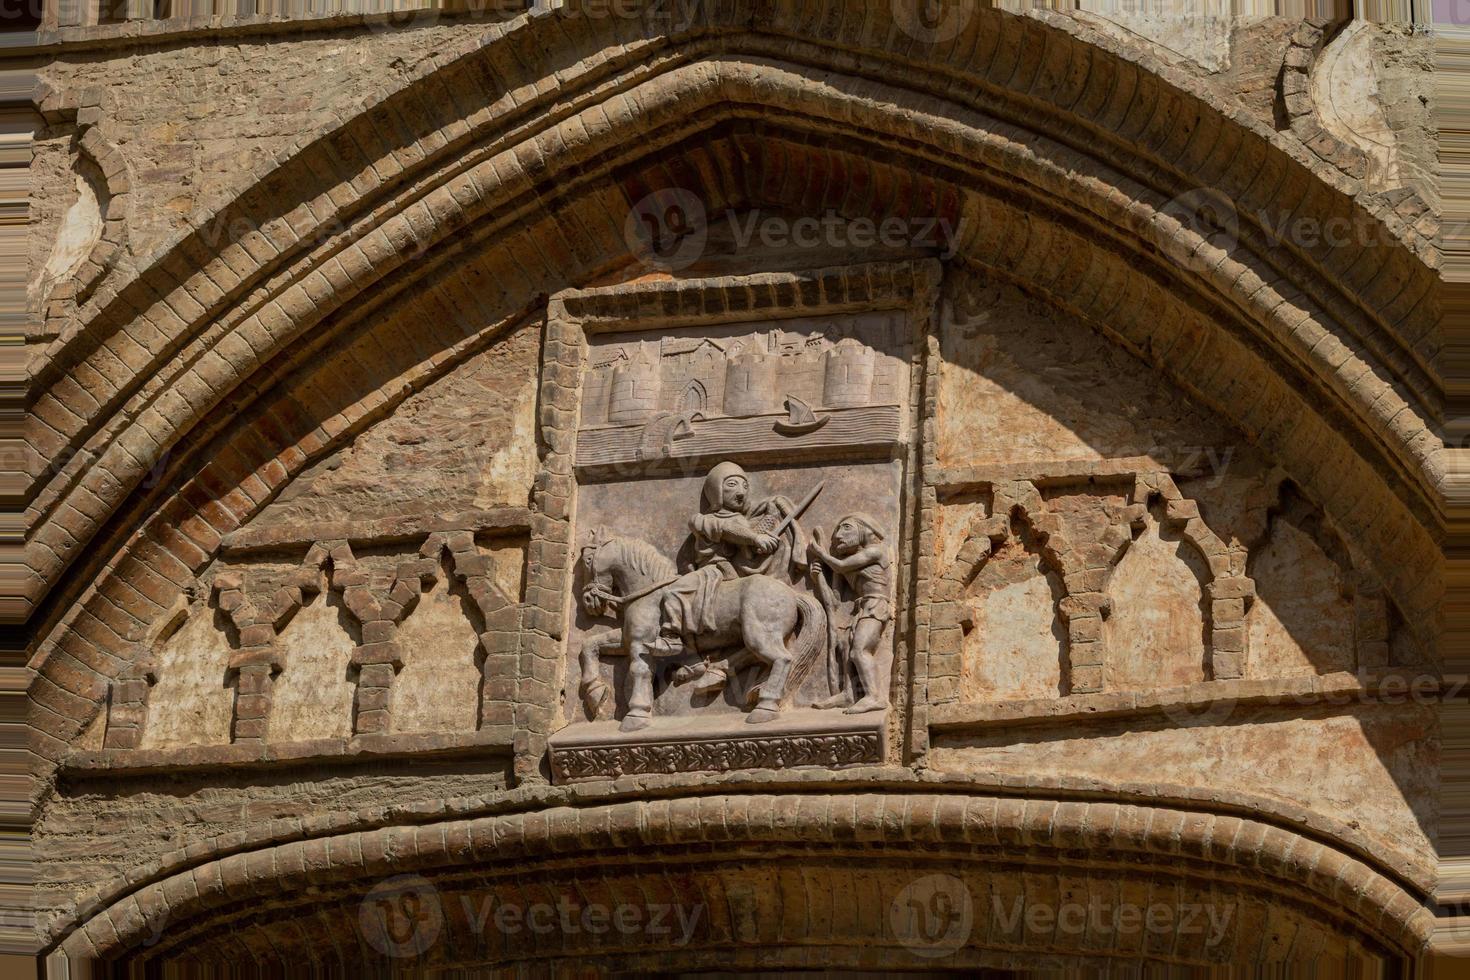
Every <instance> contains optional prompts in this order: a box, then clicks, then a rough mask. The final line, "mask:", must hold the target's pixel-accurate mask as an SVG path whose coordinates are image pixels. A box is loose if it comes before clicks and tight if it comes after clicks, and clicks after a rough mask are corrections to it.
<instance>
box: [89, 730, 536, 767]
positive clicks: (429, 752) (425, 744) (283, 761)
mask: <svg viewBox="0 0 1470 980" xmlns="http://www.w3.org/2000/svg"><path fill="white" fill-rule="evenodd" d="M514 741H515V740H514V737H513V736H512V735H511V733H510V730H509V728H508V727H507V728H500V727H497V728H487V729H485V730H483V731H478V732H468V733H463V734H460V733H456V734H443V735H441V734H421V735H355V736H353V737H352V738H318V739H310V740H307V741H302V742H285V743H282V744H277V745H269V744H265V745H263V744H259V743H255V744H250V743H237V744H232V745H186V746H181V747H178V748H166V749H94V750H87V751H82V752H74V753H72V754H71V755H68V756H67V757H66V758H65V759H63V760H62V763H61V770H62V772H63V773H65V774H67V775H72V776H81V775H85V776H125V775H135V774H144V773H147V774H157V773H162V772H183V771H188V770H200V769H214V768H226V767H228V768H231V769H240V768H261V767H279V766H286V765H308V764H314V763H322V762H343V761H352V760H355V759H364V760H367V759H372V760H386V759H409V758H412V759H414V760H420V759H432V758H436V757H458V756H467V755H487V754H488V755H504V756H506V757H507V758H509V757H510V756H511V754H512V752H513V750H514Z"/></svg>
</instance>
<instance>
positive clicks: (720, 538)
mask: <svg viewBox="0 0 1470 980" xmlns="http://www.w3.org/2000/svg"><path fill="white" fill-rule="evenodd" d="M689 526H690V527H691V528H693V530H694V533H695V534H698V535H700V536H702V537H704V538H707V539H709V540H710V541H714V542H717V543H718V542H724V541H728V542H730V543H731V544H741V545H745V546H746V547H749V548H754V547H756V546H757V545H759V544H760V543H761V541H762V540H763V538H764V536H763V535H761V534H759V533H757V532H756V530H755V529H754V528H752V527H751V526H750V522H748V521H747V520H746V519H745V518H743V517H716V516H714V515H713V514H699V515H697V516H696V517H695V518H694V519H693V520H692V521H690V522H689Z"/></svg>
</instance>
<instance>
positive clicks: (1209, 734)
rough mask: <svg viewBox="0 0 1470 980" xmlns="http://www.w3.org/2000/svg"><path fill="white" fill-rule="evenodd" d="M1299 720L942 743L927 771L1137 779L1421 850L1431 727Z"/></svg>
mask: <svg viewBox="0 0 1470 980" xmlns="http://www.w3.org/2000/svg"><path fill="white" fill-rule="evenodd" d="M1294 714H1296V715H1297V716H1296V717H1292V716H1291V713H1289V714H1287V715H1284V716H1283V715H1276V716H1274V717H1273V716H1272V714H1271V713H1269V712H1260V713H1258V709H1236V708H1235V707H1234V706H1233V705H1232V704H1230V703H1229V702H1221V703H1216V704H1214V705H1211V706H1209V707H1207V708H1203V709H1181V710H1179V711H1177V712H1173V713H1172V717H1170V716H1169V715H1166V716H1165V718H1164V719H1163V720H1162V722H1161V723H1155V724H1152V725H1148V726H1146V727H1145V726H1138V727H1139V728H1140V730H1131V729H1134V728H1135V725H1134V724H1129V723H1126V722H1125V723H1122V724H1108V723H1100V724H1098V725H1096V726H1095V727H1093V728H1091V729H1090V730H1081V731H1079V730H1076V729H1075V728H1073V729H1071V730H1064V731H1057V730H1053V731H1047V730H1046V729H1045V728H1042V729H1040V730H1038V731H1036V732H1035V733H1034V734H1029V735H1027V736H1024V737H1022V738H1019V739H1017V738H1015V737H1014V736H1011V737H1007V736H1005V735H999V736H980V735H975V736H961V735H956V736H954V737H952V738H951V737H945V738H943V739H941V740H940V741H939V742H938V744H937V745H936V746H935V749H934V764H935V765H936V766H937V767H938V768H941V769H946V770H969V771H975V770H986V771H999V772H1007V773H1013V774H1022V773H1028V772H1065V773H1067V774H1068V775H1071V776H1075V777H1080V778H1093V779H1108V778H1110V774H1114V773H1116V772H1117V771H1118V770H1119V769H1120V768H1124V769H1126V770H1127V771H1130V772H1136V773H1137V774H1138V775H1139V776H1140V777H1141V778H1145V779H1149V780H1157V781H1160V782H1169V783H1182V784H1185V785H1192V786H1197V787H1200V788H1205V787H1211V786H1233V787H1238V788H1239V789H1240V790H1241V791H1244V792H1249V793H1256V794H1259V795H1261V796H1263V797H1268V798H1274V799H1277V800H1281V801H1294V802H1296V803H1298V804H1300V805H1301V806H1304V807H1306V808H1308V809H1311V810H1322V811H1335V812H1338V813H1341V814H1343V815H1344V816H1347V815H1349V814H1350V815H1351V818H1352V819H1354V820H1357V821H1359V822H1360V824H1361V825H1362V826H1363V828H1364V829H1365V830H1366V831H1367V832H1368V833H1369V834H1370V835H1371V836H1373V837H1374V838H1375V839H1376V840H1378V841H1379V842H1380V843H1381V845H1383V846H1385V847H1386V848H1388V849H1390V850H1391V851H1393V852H1394V853H1406V852H1407V853H1412V852H1415V851H1421V850H1422V849H1423V848H1425V847H1426V846H1427V844H1428V840H1429V838H1430V835H1432V834H1433V833H1434V827H1435V818H1436V806H1435V803H1434V802H1433V800H1434V795H1433V792H1432V789H1433V785H1434V780H1435V771H1436V765H1437V752H1438V739H1437V734H1436V729H1437V725H1436V722H1435V719H1434V716H1433V713H1432V711H1430V710H1428V709H1427V708H1425V707H1423V706H1419V705H1413V704H1403V703H1400V704H1393V705H1387V706H1371V705H1370V706H1358V705H1354V704H1353V703H1352V702H1351V700H1349V701H1348V703H1347V704H1346V705H1345V706H1343V707H1339V708H1333V709H1328V710H1327V711H1323V710H1322V709H1319V708H1312V707H1307V708H1300V709H1297V711H1296V712H1294Z"/></svg>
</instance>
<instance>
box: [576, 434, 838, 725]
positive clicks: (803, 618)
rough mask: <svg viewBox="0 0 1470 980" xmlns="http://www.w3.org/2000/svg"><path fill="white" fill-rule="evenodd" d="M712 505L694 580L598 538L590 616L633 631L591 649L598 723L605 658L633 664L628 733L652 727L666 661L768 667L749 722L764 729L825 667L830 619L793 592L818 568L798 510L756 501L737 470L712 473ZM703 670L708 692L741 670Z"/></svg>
mask: <svg viewBox="0 0 1470 980" xmlns="http://www.w3.org/2000/svg"><path fill="white" fill-rule="evenodd" d="M703 498H704V508H703V510H702V512H701V513H699V514H697V515H695V516H694V518H693V519H692V520H691V521H690V532H691V534H692V536H693V539H694V562H693V564H694V568H693V569H691V570H689V571H686V572H684V574H682V575H680V574H678V573H677V572H676V570H675V566H674V563H673V562H671V561H670V560H669V559H668V558H666V557H664V556H663V555H662V554H660V553H659V552H658V550H657V549H655V548H654V547H653V546H652V545H650V544H648V543H647V542H644V541H639V540H638V539H636V538H627V537H621V536H614V535H610V534H608V533H607V532H606V531H604V530H603V529H601V528H594V529H593V531H592V533H591V535H590V537H589V539H588V541H587V543H586V545H585V546H584V547H583V549H582V564H583V567H584V569H585V572H586V579H587V582H586V586H585V588H584V589H583V592H582V605H583V608H584V609H585V610H586V612H587V613H588V615H592V616H601V615H606V614H609V613H615V614H616V615H618V616H619V617H620V618H621V619H622V625H621V627H620V628H618V629H611V630H605V631H603V632H600V633H595V634H592V635H589V636H588V637H586V639H585V640H584V641H583V644H582V650H581V665H582V692H581V693H582V700H583V703H584V705H585V707H586V709H587V713H588V716H589V717H591V718H594V719H595V718H597V717H599V715H600V714H601V711H602V709H603V707H604V705H605V703H606V702H607V701H608V700H609V698H610V695H611V692H610V691H609V690H608V686H607V684H606V682H605V681H603V679H602V675H601V660H602V657H604V656H617V655H626V656H627V657H628V658H629V659H630V661H631V663H630V664H629V677H630V683H631V690H630V691H629V696H628V710H627V713H626V714H625V715H624V717H623V723H622V726H621V727H622V729H623V730H624V731H636V730H637V729H640V728H645V727H647V725H648V724H649V722H650V720H651V717H652V713H653V669H652V665H651V664H650V663H649V661H650V659H651V658H652V657H654V656H658V655H660V654H662V655H668V654H672V653H682V652H685V651H695V650H698V651H701V652H706V653H709V652H712V651H736V653H735V656H734V657H733V658H732V659H735V660H737V661H739V662H742V663H755V662H759V663H764V664H766V665H767V667H768V669H767V672H766V674H765V677H764V678H763V679H762V680H761V681H760V683H759V684H758V685H756V687H755V689H754V690H753V691H752V695H753V698H754V700H755V702H756V704H755V707H754V709H753V710H752V711H751V712H750V714H749V715H748V716H747V718H746V720H747V721H749V722H753V723H759V722H764V721H770V720H771V719H772V718H774V717H775V716H776V714H777V712H778V711H780V710H781V708H782V707H783V706H784V702H785V699H786V695H787V692H788V691H789V690H790V689H792V682H793V681H795V682H796V683H798V684H799V682H800V679H801V678H802V677H803V676H805V673H806V671H808V670H809V669H810V667H811V665H812V663H814V662H815V661H816V660H817V659H819V657H818V655H819V653H820V652H821V650H822V649H823V647H824V644H825V633H826V617H825V614H824V612H823V610H822V607H821V606H820V605H819V604H818V603H817V602H816V600H814V599H812V598H811V597H810V596H807V595H802V594H801V593H799V592H797V591H796V590H795V589H794V588H793V587H792V585H791V582H790V575H789V567H790V566H791V564H792V563H793V562H794V561H796V557H795V556H798V555H799V556H800V564H799V565H798V566H797V567H805V563H806V554H805V548H804V542H805V539H804V537H803V536H802V535H801V532H800V530H799V529H798V528H797V527H796V523H795V521H794V520H791V521H787V518H788V517H792V516H793V515H794V514H795V513H796V509H795V508H794V507H793V506H792V505H791V503H790V501H787V500H786V499H785V498H782V497H774V498H769V499H766V500H761V501H755V500H753V498H752V497H751V494H750V478H749V476H747V475H746V473H745V471H744V470H742V469H741V468H740V467H739V466H736V465H735V464H734V463H721V464H719V465H717V466H715V467H714V468H713V469H712V470H711V471H710V473H709V476H708V477H707V478H706V480H705V483H704V492H703ZM783 523H785V525H786V526H785V527H784V528H783V527H781V525H782V524H783ZM778 531H779V533H775V532H778ZM798 549H799V550H798ZM788 638H789V640H790V645H789V646H788V642H787V641H788ZM701 666H702V667H703V668H705V671H704V676H703V678H702V679H703V681H705V683H702V684H701V689H704V690H715V689H718V687H720V686H722V685H723V681H724V679H725V678H727V677H728V673H729V671H730V670H731V668H730V667H729V666H728V665H727V663H726V662H723V661H716V660H713V659H711V660H707V661H706V662H705V664H703V665H701Z"/></svg>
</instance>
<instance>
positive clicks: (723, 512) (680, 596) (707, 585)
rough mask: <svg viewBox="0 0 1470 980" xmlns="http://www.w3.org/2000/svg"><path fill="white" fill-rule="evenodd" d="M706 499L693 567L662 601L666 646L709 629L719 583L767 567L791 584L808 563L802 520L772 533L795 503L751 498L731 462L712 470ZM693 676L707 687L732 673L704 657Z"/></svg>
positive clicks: (696, 526)
mask: <svg viewBox="0 0 1470 980" xmlns="http://www.w3.org/2000/svg"><path fill="white" fill-rule="evenodd" d="M703 498H704V506H703V510H702V512H701V513H699V514H696V515H695V516H694V517H693V519H692V520H691V521H690V522H689V529H690V532H691V534H692V536H693V546H694V560H693V566H694V567H693V569H692V570H691V571H688V572H686V573H685V574H684V575H683V576H681V577H680V578H679V579H678V580H677V581H676V582H674V583H673V584H672V585H670V586H669V587H668V589H667V591H666V592H665V594H664V596H663V599H662V602H661V613H662V616H661V620H662V623H661V641H662V642H663V643H666V644H667V645H668V646H669V647H670V648H673V647H675V646H680V645H682V646H683V648H684V649H685V650H691V651H692V650H695V649H697V647H696V642H695V638H696V637H697V636H699V635H700V634H701V633H703V634H709V633H712V632H713V631H714V628H715V623H714V621H713V615H714V608H713V607H714V604H713V602H712V601H711V600H712V598H713V596H714V592H715V589H716V588H717V587H718V586H719V584H720V583H721V582H728V581H731V580H734V579H737V578H744V577H746V576H749V575H758V574H764V575H769V576H771V577H772V578H776V579H779V580H780V581H782V582H784V583H786V584H788V585H790V584H792V583H793V582H794V581H796V580H797V578H799V577H800V576H801V575H802V574H804V572H805V570H806V565H807V547H806V540H805V537H804V535H803V534H802V531H801V528H800V526H799V525H798V524H797V523H796V522H795V521H792V522H791V523H790V525H789V526H788V527H787V528H786V530H785V531H783V532H782V534H781V536H780V537H776V536H775V535H773V534H772V533H771V532H772V531H774V530H775V529H776V527H777V525H779V524H780V523H781V521H782V520H784V519H785V518H786V517H787V516H788V515H790V514H791V513H792V511H793V510H794V509H795V505H794V504H792V502H791V501H790V500H789V499H787V498H786V497H780V496H776V497H768V498H765V499H762V500H756V499H754V497H753V496H752V494H751V486H750V477H749V475H748V474H747V473H746V472H745V470H744V469H742V468H741V467H740V466H739V465H737V464H735V463H730V462H724V463H720V464H718V465H716V466H715V467H714V468H713V469H711V470H710V471H709V475H708V476H706V477H705V480H704V494H703ZM698 677H699V682H698V685H697V687H696V690H697V691H700V692H709V691H716V690H719V689H720V688H721V687H723V686H724V685H725V682H726V681H727V680H728V679H729V674H728V670H727V667H726V665H725V663H724V662H723V661H707V662H706V663H705V664H704V665H703V669H702V671H699V672H698Z"/></svg>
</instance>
